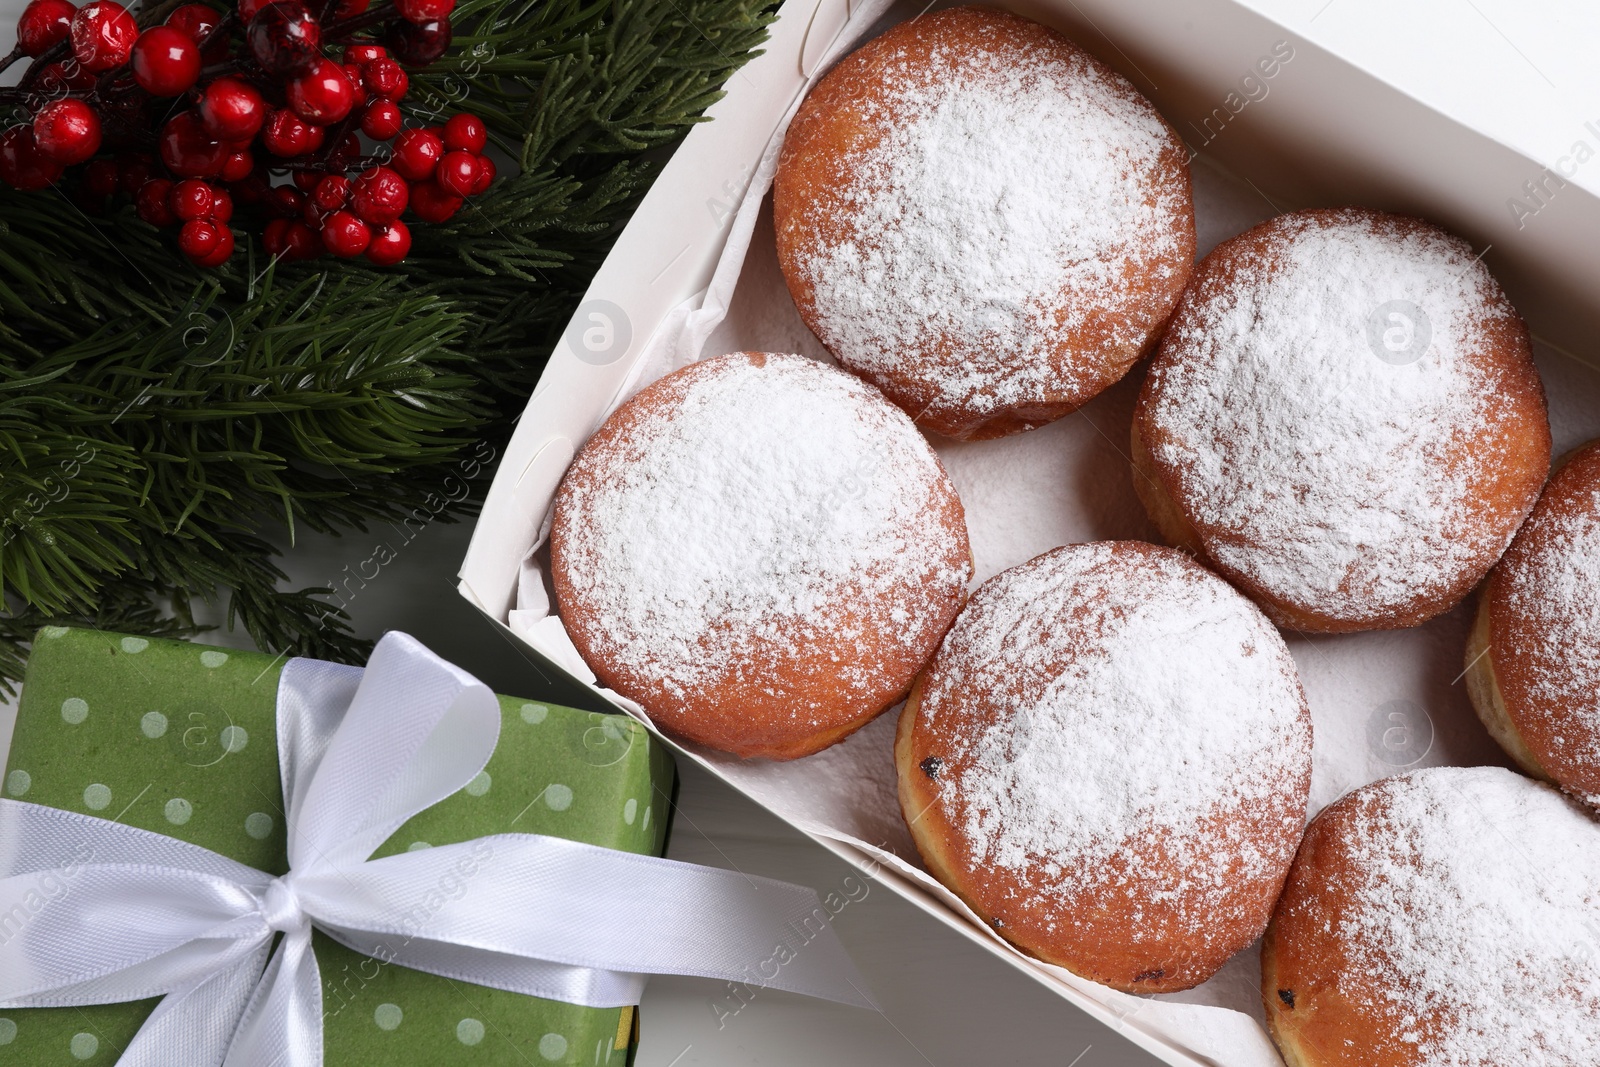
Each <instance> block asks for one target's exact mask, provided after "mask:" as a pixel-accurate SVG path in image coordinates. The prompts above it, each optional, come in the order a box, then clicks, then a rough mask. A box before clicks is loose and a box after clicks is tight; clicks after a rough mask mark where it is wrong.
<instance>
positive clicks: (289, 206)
mask: <svg viewBox="0 0 1600 1067" xmlns="http://www.w3.org/2000/svg"><path fill="white" fill-rule="evenodd" d="M296 173H299V172H298V171H297V172H296ZM305 205H306V197H305V194H304V193H302V192H301V191H300V190H298V189H296V188H295V187H294V186H292V185H275V186H273V187H272V207H273V210H274V211H276V212H278V214H280V215H282V216H284V217H285V218H294V216H296V215H298V214H300V212H301V211H302V210H303V209H304V208H305Z"/></svg>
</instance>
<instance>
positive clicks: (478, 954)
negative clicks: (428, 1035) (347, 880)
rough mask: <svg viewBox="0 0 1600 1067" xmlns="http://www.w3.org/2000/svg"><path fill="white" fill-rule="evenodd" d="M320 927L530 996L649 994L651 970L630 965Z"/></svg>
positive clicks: (620, 1001) (423, 965)
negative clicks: (580, 963)
mask: <svg viewBox="0 0 1600 1067" xmlns="http://www.w3.org/2000/svg"><path fill="white" fill-rule="evenodd" d="M318 929H319V930H321V931H322V932H323V933H325V934H327V935H328V936H329V937H331V938H333V939H334V940H335V941H337V942H339V943H340V944H341V945H343V946H344V947H346V948H349V949H354V950H355V951H356V952H359V953H361V954H362V955H364V956H371V957H372V958H373V959H375V960H377V961H379V962H380V963H382V964H383V965H384V966H389V965H390V964H395V965H398V966H400V967H405V968H407V969H408V970H413V971H425V972H427V973H428V974H437V975H440V976H442V977H444V978H454V979H457V980H459V981H462V982H471V983H472V984H474V985H486V986H490V987H492V988H494V989H507V990H510V991H511V992H513V993H522V994H523V995H525V996H530V997H542V998H544V999H545V1000H559V1001H562V1002H564V1003H567V1004H583V1005H585V1006H587V1007H591V1008H625V1007H628V1006H629V1005H632V1004H638V1003H639V1001H640V999H641V998H642V997H643V996H644V984H645V977H646V976H645V975H642V974H636V973H633V972H629V971H605V970H598V969H596V968H593V967H575V966H571V965H569V964H565V963H551V962H550V961H549V960H533V959H528V958H526V957H524V956H514V955H510V954H508V953H503V952H492V951H490V950H488V949H481V948H465V947H463V946H461V945H452V944H449V943H448V942H444V941H429V940H427V939H425V938H420V937H397V936H392V935H381V934H369V933H365V932H363V931H360V930H347V929H344V928H343V927H338V926H330V925H326V924H324V925H322V926H319V927H318Z"/></svg>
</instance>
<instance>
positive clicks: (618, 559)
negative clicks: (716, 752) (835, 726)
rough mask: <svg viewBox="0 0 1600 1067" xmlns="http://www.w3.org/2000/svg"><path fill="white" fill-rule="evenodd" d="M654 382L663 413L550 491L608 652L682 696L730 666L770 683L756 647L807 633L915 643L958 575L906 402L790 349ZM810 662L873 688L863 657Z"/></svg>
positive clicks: (951, 593)
mask: <svg viewBox="0 0 1600 1067" xmlns="http://www.w3.org/2000/svg"><path fill="white" fill-rule="evenodd" d="M659 384H660V386H661V387H663V388H665V389H669V390H671V393H672V395H671V399H670V401H669V404H668V405H667V406H668V407H669V408H670V417H663V416H660V415H659V414H658V415H656V416H654V417H647V418H646V419H644V420H642V421H640V422H637V423H635V424H634V427H633V431H632V432H631V433H629V434H628V435H626V436H625V437H624V438H622V439H612V440H611V441H609V442H606V443H605V444H604V445H596V444H594V443H592V444H591V446H590V447H588V448H586V449H585V450H584V451H583V453H581V454H580V456H579V458H578V459H577V461H576V463H575V464H574V468H573V473H572V474H569V476H568V478H567V481H566V482H565V483H564V485H563V490H562V493H563V497H562V499H560V500H558V508H559V509H562V510H564V511H565V513H566V514H565V516H564V517H565V526H564V529H565V530H566V531H567V534H566V540H565V547H564V552H565V566H564V571H565V573H566V574H567V575H568V577H569V578H570V580H571V581H572V582H573V583H574V586H575V588H576V589H577V591H578V592H579V594H580V596H581V599H582V601H583V602H584V604H585V605H586V610H587V611H588V612H590V613H591V614H592V617H593V618H594V619H596V620H597V622H598V625H597V626H596V627H595V628H594V629H593V630H592V631H591V633H590V636H591V639H592V640H593V641H594V642H595V650H596V651H597V653H598V654H599V655H600V656H601V657H602V658H603V659H604V661H605V662H606V663H608V664H610V665H611V666H613V667H614V668H616V669H618V670H620V671H623V672H629V673H631V674H633V675H634V676H635V677H643V678H649V679H651V680H653V681H655V682H658V683H659V684H661V685H662V686H663V687H664V688H665V689H666V691H667V692H668V693H670V694H673V695H675V696H678V697H686V696H688V695H690V694H691V693H692V692H693V691H694V690H695V688H696V687H697V686H702V685H711V684H718V683H720V682H722V681H723V680H725V679H728V678H729V677H730V676H736V678H737V680H738V681H739V682H740V684H746V685H749V686H753V687H754V686H763V685H770V684H771V678H770V671H769V670H768V668H769V667H770V665H771V664H770V660H767V659H764V658H762V657H761V656H760V654H759V650H760V649H763V648H767V649H771V648H775V647H804V646H805V644H806V643H807V640H808V638H810V637H813V636H815V635H817V634H819V633H830V634H839V633H841V632H844V633H850V634H860V635H861V636H862V638H863V640H865V638H866V637H867V636H868V635H871V636H872V643H871V645H870V646H868V647H877V648H880V649H881V648H882V647H883V642H884V640H885V638H886V636H887V637H888V638H890V639H892V640H897V641H900V642H902V643H905V644H907V647H910V643H912V642H915V641H918V640H922V641H926V640H927V636H926V634H925V633H923V630H924V629H925V625H926V624H925V620H924V618H923V616H924V615H925V614H926V612H927V610H928V604H929V602H930V599H934V600H937V599H939V598H943V599H944V601H945V602H946V603H949V602H953V599H954V598H958V597H959V596H960V595H961V591H962V589H963V587H964V586H965V583H966V582H967V580H968V579H969V578H970V576H971V572H970V564H969V563H968V562H967V554H966V553H967V550H966V546H965V540H964V537H958V536H957V535H954V534H952V533H950V532H949V531H948V529H947V526H946V521H947V520H946V519H944V518H943V517H940V516H938V515H936V512H935V509H936V508H937V507H939V506H941V505H944V504H947V503H948V502H949V501H950V500H952V499H953V494H954V491H953V489H951V488H950V486H949V483H948V480H947V479H946V476H945V474H944V470H943V468H942V467H941V466H940V464H939V461H938V459H937V457H936V456H935V455H934V453H933V450H932V449H931V448H929V446H928V444H927V442H926V440H925V439H924V438H923V437H922V435H921V434H920V433H919V432H918V431H917V430H916V427H915V426H913V425H912V423H911V420H910V419H909V418H908V417H907V416H906V415H905V414H904V413H903V412H901V411H900V410H899V409H898V408H895V407H894V406H893V405H891V404H889V403H888V402H887V401H886V400H884V399H883V398H882V396H881V395H879V394H878V393H877V392H876V390H874V389H872V387H871V386H869V385H866V384H865V383H863V382H861V381H859V380H858V379H855V378H853V377H851V376H849V375H847V374H844V373H842V372H840V371H838V370H835V369H833V368H831V367H827V366H824V365H822V364H820V363H816V362H814V361H812V360H809V359H806V358H804V357H801V356H791V355H768V356H765V357H764V365H762V366H758V365H756V364H755V363H754V362H753V361H752V360H751V358H749V357H747V356H743V355H735V356H726V357H722V358H720V359H715V360H708V361H706V362H704V363H701V364H698V365H696V366H695V367H694V368H692V369H691V370H690V371H689V372H686V373H680V374H678V375H676V376H674V377H672V378H668V379H664V380H663V381H662V382H661V383H659ZM958 541H959V543H958ZM930 591H931V592H930ZM919 623H920V624H922V625H921V626H919V625H916V624H919ZM825 666H826V667H827V669H829V670H831V671H833V672H835V673H836V674H837V676H839V677H841V678H843V679H844V680H845V681H846V682H847V683H850V684H851V685H852V686H854V687H856V688H871V686H872V685H874V684H877V685H880V686H881V684H882V682H881V673H882V671H883V669H884V668H883V667H882V665H881V664H880V663H878V662H875V661H869V660H868V659H867V658H865V657H863V658H862V659H860V660H859V661H854V662H851V661H846V662H838V663H833V664H827V665H825ZM791 710H792V713H793V715H794V719H795V721H796V722H826V721H828V718H827V717H828V713H829V709H828V708H820V707H810V706H806V705H805V704H803V703H802V702H798V701H797V702H796V703H795V704H794V705H793V706H792V709H791Z"/></svg>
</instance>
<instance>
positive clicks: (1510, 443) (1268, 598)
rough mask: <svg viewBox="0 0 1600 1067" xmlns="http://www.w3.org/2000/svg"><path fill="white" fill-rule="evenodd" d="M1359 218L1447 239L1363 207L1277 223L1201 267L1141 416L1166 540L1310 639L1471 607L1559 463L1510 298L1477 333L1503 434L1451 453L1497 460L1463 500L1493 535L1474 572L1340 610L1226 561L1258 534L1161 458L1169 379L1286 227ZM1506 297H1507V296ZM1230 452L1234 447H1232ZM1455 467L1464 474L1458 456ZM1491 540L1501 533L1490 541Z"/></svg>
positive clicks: (1144, 484)
mask: <svg viewBox="0 0 1600 1067" xmlns="http://www.w3.org/2000/svg"><path fill="white" fill-rule="evenodd" d="M1352 217H1355V218H1365V219H1370V220H1373V221H1374V222H1375V223H1376V224H1380V225H1383V226H1389V227H1393V232H1394V233H1396V234H1398V235H1400V236H1406V235H1411V234H1417V235H1421V234H1437V233H1439V232H1441V231H1439V230H1438V228H1437V227H1434V226H1433V225H1432V224H1431V223H1428V222H1425V221H1423V220H1421V219H1414V218H1409V217H1406V216H1399V215H1387V214H1384V213H1382V212H1376V211H1368V210H1366V209H1359V208H1338V209H1315V210H1309V211H1300V212H1294V213H1293V214H1292V215H1284V216H1279V217H1278V218H1275V219H1270V220H1268V221H1267V222H1264V223H1261V224H1260V225H1258V226H1255V227H1253V228H1252V229H1250V230H1247V231H1245V232H1244V233H1242V234H1239V235H1238V236H1237V237H1233V238H1230V239H1229V240H1227V241H1224V242H1222V243H1221V244H1219V245H1217V247H1216V248H1214V249H1213V250H1212V251H1211V252H1210V253H1209V254H1207V255H1206V257H1205V258H1204V259H1202V260H1201V261H1200V264H1199V266H1198V267H1197V268H1196V270H1195V274H1194V277H1193V279H1192V281H1191V283H1190V285H1189V288H1188V289H1187V290H1186V291H1185V293H1184V298H1183V299H1182V300H1181V301H1180V302H1179V304H1178V308H1177V310H1176V311H1175V312H1174V313H1173V316H1172V319H1171V321H1170V322H1169V324H1168V329H1167V332H1166V333H1165V335H1164V338H1163V341H1162V344H1161V346H1160V349H1159V351H1158V352H1157V354H1156V356H1155V357H1154V360H1153V361H1152V363H1151V372H1150V374H1149V375H1148V376H1147V377H1146V379H1145V381H1144V384H1143V387H1142V389H1141V392H1140V397H1139V402H1138V406H1137V408H1136V410H1135V413H1134V425H1133V439H1134V454H1133V466H1134V470H1135V478H1134V481H1135V486H1136V488H1137V489H1138V492H1139V496H1140V499H1141V500H1142V501H1143V502H1144V504H1145V508H1146V510H1147V511H1148V512H1149V514H1150V517H1151V520H1152V521H1153V522H1154V523H1155V524H1156V525H1157V527H1158V529H1160V531H1161V534H1162V536H1163V537H1164V538H1167V539H1168V540H1169V542H1170V543H1172V544H1174V545H1178V546H1181V547H1184V548H1186V549H1189V550H1191V551H1194V552H1196V553H1197V554H1198V555H1199V556H1200V558H1201V559H1203V560H1205V561H1206V563H1207V564H1208V565H1210V566H1212V567H1214V568H1215V569H1216V570H1217V571H1219V572H1220V573H1222V574H1223V575H1224V576H1226V577H1227V578H1228V580H1229V581H1231V582H1233V583H1234V584H1235V585H1236V586H1238V587H1239V588H1240V589H1241V590H1243V591H1244V592H1245V593H1246V595H1248V596H1249V597H1250V598H1251V599H1253V600H1254V601H1255V602H1256V603H1257V604H1258V605H1260V607H1261V609H1262V610H1263V611H1264V612H1266V614H1267V617H1268V618H1270V619H1272V620H1273V622H1275V623H1277V624H1278V625H1280V626H1282V627H1285V628H1286V629H1291V630H1295V631H1300V632H1304V633H1351V632H1355V631H1362V630H1389V629H1403V628H1406V627H1410V626H1415V625H1418V624H1419V623H1422V622H1426V621H1427V620H1428V619H1431V618H1434V617H1435V616H1437V615H1439V614H1442V613H1443V612H1445V611H1448V610H1450V609H1451V608H1452V607H1454V606H1455V605H1456V604H1458V603H1460V602H1461V600H1463V599H1464V598H1465V597H1466V596H1467V595H1468V594H1469V593H1470V592H1471V591H1472V589H1473V588H1474V587H1475V586H1476V585H1477V584H1478V583H1479V582H1480V581H1481V580H1482V578H1483V576H1484V575H1485V574H1486V573H1488V571H1489V568H1490V567H1492V566H1493V565H1494V563H1495V560H1496V559H1497V558H1498V554H1499V551H1500V548H1499V547H1497V546H1503V545H1504V544H1505V543H1507V542H1508V541H1509V539H1510V537H1511V535H1512V533H1513V532H1514V531H1515V530H1516V529H1517V526H1518V525H1519V524H1520V523H1521V521H1522V519H1523V518H1524V517H1525V516H1526V515H1527V513H1528V509H1529V508H1530V507H1531V506H1532V504H1533V501H1534V500H1535V499H1536V498H1537V495H1538V492H1539V487H1540V485H1541V484H1542V483H1543V480H1544V475H1545V472H1546V470H1547V469H1548V465H1549V457H1550V447H1551V442H1550V426H1549V419H1548V412H1547V408H1546V404H1545V396H1544V386H1543V383H1542V382H1541V380H1540V377H1539V373H1538V370H1537V368H1536V367H1535V366H1534V362H1533V349H1532V345H1531V343H1530V341H1529V338H1528V332H1527V328H1526V326H1525V325H1524V324H1523V322H1522V320H1521V318H1520V317H1519V316H1517V315H1516V313H1515V311H1514V310H1513V309H1511V308H1510V305H1509V303H1508V302H1505V303H1503V308H1504V310H1505V312H1506V314H1503V315H1500V316H1499V317H1494V318H1491V319H1489V320H1488V322H1487V325H1486V326H1485V327H1484V329H1483V330H1482V333H1481V336H1479V337H1477V338H1475V340H1476V342H1477V344H1476V345H1475V348H1474V351H1473V352H1472V354H1471V356H1470V358H1472V359H1473V360H1474V361H1475V362H1476V365H1477V366H1479V367H1480V368H1481V369H1482V370H1483V372H1484V374H1485V376H1486V378H1487V379H1488V380H1489V381H1490V382H1491V383H1492V385H1491V386H1490V388H1491V389H1492V390H1493V397H1494V402H1495V403H1496V404H1497V405H1499V406H1501V408H1502V409H1503V411H1504V413H1505V415H1506V417H1505V418H1504V419H1502V420H1500V421H1499V422H1498V423H1497V425H1496V426H1495V427H1492V428H1491V427H1485V426H1479V425H1474V426H1473V427H1472V430H1471V432H1470V433H1465V432H1464V433H1462V434H1460V435H1458V436H1457V437H1456V438H1455V439H1453V441H1452V442H1451V446H1450V447H1451V448H1452V449H1454V450H1455V451H1456V453H1457V455H1458V456H1459V457H1460V458H1459V459H1458V460H1457V461H1456V462H1458V463H1461V464H1467V463H1470V462H1471V457H1473V456H1477V457H1483V456H1492V457H1493V461H1492V462H1483V463H1479V464H1477V465H1476V466H1477V467H1478V469H1479V471H1480V474H1479V475H1478V476H1477V477H1476V478H1475V479H1474V481H1473V485H1472V489H1471V493H1470V495H1469V497H1468V498H1467V499H1466V500H1464V501H1463V505H1464V507H1465V508H1466V509H1467V511H1468V514H1469V517H1470V522H1471V524H1472V525H1473V526H1474V527H1475V528H1477V529H1476V531H1475V532H1484V533H1485V536H1484V537H1483V543H1484V547H1483V548H1482V549H1481V550H1480V551H1478V552H1477V554H1476V556H1475V558H1474V559H1473V560H1472V561H1471V563H1470V565H1464V566H1461V567H1459V568H1458V569H1457V570H1456V572H1454V573H1453V574H1452V575H1451V576H1450V578H1449V580H1448V581H1447V582H1444V583H1442V584H1440V585H1439V586H1438V587H1436V588H1433V589H1431V590H1429V591H1426V592H1424V593H1421V594H1419V595H1417V596H1416V597H1414V598H1413V599H1412V600H1411V601H1410V602H1408V603H1405V604H1403V605H1400V606H1398V607H1394V608H1389V609H1385V608H1383V607H1381V606H1379V605H1376V604H1369V605H1367V606H1366V607H1365V608H1364V609H1362V610H1359V611H1355V612H1352V613H1349V614H1335V613H1331V612H1329V611H1327V610H1319V609H1318V608H1317V607H1316V606H1314V605H1308V604H1305V603H1299V602H1297V601H1296V600H1295V599H1293V598H1291V597H1289V596H1285V595H1282V593H1281V591H1278V590H1274V589H1271V588H1268V587H1267V586H1266V585H1264V584H1263V583H1262V582H1261V581H1258V580H1256V578H1254V577H1253V576H1252V575H1250V574H1247V573H1244V572H1243V571H1242V570H1240V569H1239V568H1237V567H1231V566H1229V565H1228V564H1227V563H1225V562H1223V561H1222V560H1220V559H1219V558H1218V553H1217V552H1216V551H1213V546H1216V545H1219V544H1232V545H1234V546H1236V547H1237V546H1240V545H1243V546H1249V545H1251V543H1252V542H1251V537H1250V535H1249V531H1245V532H1243V533H1241V532H1239V531H1237V530H1232V531H1230V530H1228V529H1225V528H1223V527H1222V526H1220V525H1216V524H1210V523H1207V522H1206V520H1205V517H1204V516H1203V515H1202V514H1201V513H1200V512H1199V511H1198V509H1197V505H1198V504H1199V503H1200V501H1198V500H1195V499H1191V497H1190V495H1189V492H1188V483H1189V481H1190V480H1191V479H1190V472H1189V471H1188V470H1187V469H1186V468H1185V467H1184V466H1182V465H1176V464H1172V463H1169V462H1166V461H1164V460H1163V459H1162V458H1161V455H1162V454H1163V448H1164V447H1166V446H1169V445H1170V444H1171V443H1172V442H1173V440H1174V434H1173V432H1172V431H1171V428H1169V427H1163V425H1161V424H1160V423H1159V422H1158V421H1157V419H1156V417H1155V415H1154V409H1155V408H1156V405H1157V401H1158V398H1159V397H1161V395H1162V394H1161V387H1160V384H1159V383H1160V380H1161V373H1160V372H1161V371H1162V370H1164V369H1165V368H1166V367H1168V366H1170V365H1173V364H1175V363H1177V362H1178V361H1182V360H1188V359H1193V358H1194V357H1193V356H1192V354H1191V353H1190V352H1189V351H1188V350H1187V348H1186V345H1185V344H1184V343H1183V342H1182V341H1181V340H1180V339H1179V335H1180V334H1181V333H1182V328H1183V326H1184V325H1186V324H1188V323H1190V322H1192V321H1193V320H1194V318H1195V316H1196V315H1197V314H1198V312H1197V308H1198V307H1200V306H1201V305H1203V304H1204V303H1206V302H1208V301H1212V300H1216V299H1217V298H1218V297H1219V294H1224V293H1227V292H1228V291H1230V290H1231V289H1237V288H1238V286H1239V285H1240V284H1241V282H1240V278H1241V275H1242V274H1243V272H1244V271H1245V270H1247V269H1248V268H1250V267H1252V266H1253V265H1257V264H1261V263H1271V262H1274V261H1275V260H1274V259H1273V255H1272V249H1273V247H1274V242H1275V240H1276V239H1277V236H1278V234H1279V233H1280V230H1281V228H1282V227H1283V226H1284V225H1285V224H1286V223H1289V222H1290V221H1291V220H1292V221H1294V222H1296V223H1298V222H1300V221H1301V220H1305V221H1307V222H1309V223H1311V224H1312V225H1314V226H1315V225H1324V224H1326V225H1334V224H1338V223H1339V222H1340V221H1341V220H1348V219H1349V218H1352ZM1498 299H1499V300H1500V301H1502V302H1503V301H1504V297H1503V295H1502V296H1500V297H1499V298H1498ZM1167 399H1168V400H1170V399H1171V398H1167ZM1219 447H1226V443H1223V444H1222V445H1221V446H1219ZM1240 464H1241V466H1245V467H1248V466H1249V464H1248V457H1241V458H1240ZM1444 467H1445V469H1446V470H1454V469H1455V468H1454V464H1452V463H1450V462H1449V461H1447V462H1446V463H1445V465H1444ZM1284 488H1285V489H1288V488H1289V487H1288V486H1285V487H1284ZM1491 533H1492V534H1494V535H1497V536H1487V535H1488V534H1491ZM1308 536H1309V535H1308ZM1497 537H1503V539H1497ZM1256 544H1257V545H1259V542H1256ZM1339 589H1340V590H1341V591H1348V590H1349V589H1350V583H1349V582H1348V581H1342V582H1341V583H1340V585H1339Z"/></svg>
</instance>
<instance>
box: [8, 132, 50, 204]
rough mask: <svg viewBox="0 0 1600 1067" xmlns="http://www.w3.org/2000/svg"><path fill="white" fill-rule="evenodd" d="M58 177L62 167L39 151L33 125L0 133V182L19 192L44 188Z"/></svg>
mask: <svg viewBox="0 0 1600 1067" xmlns="http://www.w3.org/2000/svg"><path fill="white" fill-rule="evenodd" d="M59 177H61V164H59V163H57V162H56V161H55V160H53V159H51V158H50V157H49V156H47V155H45V154H44V153H43V152H41V151H39V145H38V143H37V142H36V141H35V140H34V139H33V127H32V126H13V127H11V128H10V129H9V130H7V131H6V132H5V133H3V134H0V181H3V182H5V183H6V184H7V185H14V186H16V187H17V188H18V189H22V190H33V189H43V188H45V187H46V186H48V185H50V184H51V183H53V182H54V181H55V180H56V179H57V178H59Z"/></svg>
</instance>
